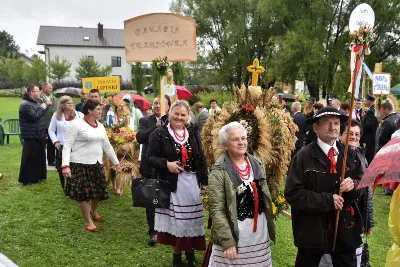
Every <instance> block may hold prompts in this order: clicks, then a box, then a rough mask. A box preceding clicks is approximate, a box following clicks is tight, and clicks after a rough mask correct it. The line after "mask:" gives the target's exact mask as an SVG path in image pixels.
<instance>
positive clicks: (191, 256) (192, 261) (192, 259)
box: [185, 251, 197, 267]
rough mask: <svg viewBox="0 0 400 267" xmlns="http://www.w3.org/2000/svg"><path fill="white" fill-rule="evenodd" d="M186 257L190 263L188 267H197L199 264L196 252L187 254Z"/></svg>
mask: <svg viewBox="0 0 400 267" xmlns="http://www.w3.org/2000/svg"><path fill="white" fill-rule="evenodd" d="M185 255H186V260H187V263H188V265H187V266H188V267H196V266H197V263H196V258H195V257H194V251H193V252H192V253H187V252H185Z"/></svg>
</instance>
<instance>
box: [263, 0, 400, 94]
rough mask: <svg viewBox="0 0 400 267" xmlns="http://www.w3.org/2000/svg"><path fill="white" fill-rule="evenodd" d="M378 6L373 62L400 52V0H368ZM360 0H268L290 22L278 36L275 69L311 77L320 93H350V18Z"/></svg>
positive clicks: (291, 75) (293, 76)
mask: <svg viewBox="0 0 400 267" xmlns="http://www.w3.org/2000/svg"><path fill="white" fill-rule="evenodd" d="M366 2H367V3H369V4H370V5H371V6H372V8H373V9H374V11H375V17H376V23H375V28H374V32H375V33H376V38H375V40H374V41H373V42H372V43H371V50H372V54H371V55H370V56H366V58H365V60H366V62H367V64H368V65H369V66H370V67H372V68H373V65H374V64H375V62H381V61H384V60H386V59H388V58H390V57H395V56H398V55H400V51H399V50H400V48H399V46H398V42H399V40H400V38H399V33H400V32H399V28H400V16H398V14H399V12H400V3H399V1H396V0H394V1H387V0H380V1H366ZM358 4H359V1H355V0H349V1H343V0H340V1H333V0H329V1H319V0H312V1H295V0H282V1H266V2H264V3H263V6H265V8H268V9H270V10H273V11H274V13H275V14H276V16H275V18H276V19H277V20H278V21H280V22H281V24H282V25H284V27H285V34H284V35H281V36H277V37H276V38H275V39H274V46H275V47H276V51H275V53H274V56H273V63H274V64H273V65H274V71H275V73H274V75H275V76H277V77H280V78H281V79H282V80H284V81H289V82H293V80H295V79H305V80H306V84H307V87H308V89H309V91H310V94H311V95H312V96H313V97H316V98H317V99H318V97H319V93H320V90H322V96H323V97H326V96H327V94H330V93H336V94H339V95H340V94H341V95H343V94H345V93H346V91H347V89H348V86H349V84H350V70H349V61H350V51H349V49H348V46H349V43H350V41H351V40H350V37H349V31H348V24H349V18H350V14H351V12H352V11H353V10H354V8H355V7H356V6H357V5H358Z"/></svg>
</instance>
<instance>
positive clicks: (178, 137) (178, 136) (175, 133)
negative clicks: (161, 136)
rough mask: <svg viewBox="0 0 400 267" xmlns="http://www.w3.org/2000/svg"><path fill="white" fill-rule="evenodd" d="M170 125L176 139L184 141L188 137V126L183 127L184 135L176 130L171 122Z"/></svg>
mask: <svg viewBox="0 0 400 267" xmlns="http://www.w3.org/2000/svg"><path fill="white" fill-rule="evenodd" d="M169 126H170V127H171V130H172V132H173V133H174V136H175V138H176V140H177V141H178V142H181V143H182V142H183V141H185V138H186V128H183V135H179V134H178V133H177V132H176V131H175V129H174V127H173V126H172V125H171V124H170V125H169Z"/></svg>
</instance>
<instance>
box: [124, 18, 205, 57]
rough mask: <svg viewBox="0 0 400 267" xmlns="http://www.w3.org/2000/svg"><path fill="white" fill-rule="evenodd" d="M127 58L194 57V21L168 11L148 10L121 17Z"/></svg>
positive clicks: (195, 50)
mask: <svg viewBox="0 0 400 267" xmlns="http://www.w3.org/2000/svg"><path fill="white" fill-rule="evenodd" d="M124 38H125V55H126V61H127V62H149V61H150V62H151V61H152V60H153V59H155V58H158V57H165V56H166V57H168V61H175V62H181V61H196V60H197V46H196V21H195V20H194V19H191V18H188V17H185V16H181V15H177V14H172V13H151V14H146V15H143V16H139V17H135V18H132V19H129V20H125V21H124Z"/></svg>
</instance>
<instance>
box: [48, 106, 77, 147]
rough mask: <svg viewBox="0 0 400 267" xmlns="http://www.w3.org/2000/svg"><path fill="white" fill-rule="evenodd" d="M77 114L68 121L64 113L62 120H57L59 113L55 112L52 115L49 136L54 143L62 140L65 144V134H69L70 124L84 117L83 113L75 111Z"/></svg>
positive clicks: (62, 143)
mask: <svg viewBox="0 0 400 267" xmlns="http://www.w3.org/2000/svg"><path fill="white" fill-rule="evenodd" d="M75 112H76V115H75V118H74V119H73V120H72V121H66V120H65V117H64V114H62V115H61V120H60V121H59V120H57V113H54V114H53V117H51V121H50V125H49V136H50V139H51V141H52V142H53V144H54V143H55V142H60V145H64V139H65V135H66V134H67V130H68V126H69V125H70V124H71V123H72V122H73V121H74V120H77V119H82V118H83V113H81V112H79V111H75Z"/></svg>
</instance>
